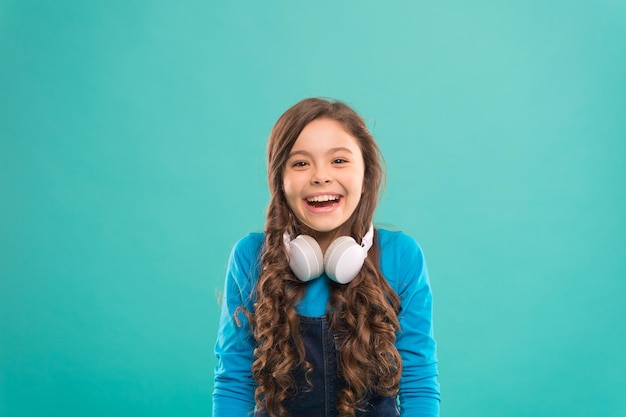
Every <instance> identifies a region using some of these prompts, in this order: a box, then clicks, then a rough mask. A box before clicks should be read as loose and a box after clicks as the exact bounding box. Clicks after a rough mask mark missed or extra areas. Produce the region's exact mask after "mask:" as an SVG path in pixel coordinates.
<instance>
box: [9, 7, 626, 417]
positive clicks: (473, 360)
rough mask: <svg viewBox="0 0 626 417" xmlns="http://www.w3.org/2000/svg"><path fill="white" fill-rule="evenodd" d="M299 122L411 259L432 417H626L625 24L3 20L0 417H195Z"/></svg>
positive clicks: (362, 17) (351, 17) (465, 14)
mask: <svg viewBox="0 0 626 417" xmlns="http://www.w3.org/2000/svg"><path fill="white" fill-rule="evenodd" d="M308 96H326V97H335V98H338V99H341V100H344V101H346V102H348V103H349V104H351V105H353V106H354V107H355V108H356V109H357V110H358V111H359V112H360V113H361V114H362V115H363V116H364V117H365V118H366V119H367V121H368V124H369V126H370V128H371V130H372V132H373V133H374V135H375V137H376V138H377V140H378V142H379V144H380V147H381V148H382V150H383V153H384V155H385V158H386V162H387V168H388V182H387V188H386V192H385V194H384V198H383V200H382V201H381V204H380V207H379V210H378V212H377V217H376V219H377V221H378V222H379V224H383V225H391V226H392V227H394V228H398V229H402V230H404V231H406V232H407V233H409V234H411V235H412V236H414V237H415V238H416V239H417V240H418V241H419V242H420V243H421V245H422V246H423V248H424V251H425V253H426V257H427V261H428V263H429V269H430V274H431V280H432V286H433V291H434V294H435V326H436V327H435V331H436V336H437V340H438V343H439V359H440V382H441V387H442V416H445V417H485V416H498V417H500V416H507V417H560V416H567V417H589V416H593V417H596V416H608V417H623V416H626V395H625V393H626V354H625V353H624V352H625V350H626V331H625V319H626V302H624V297H625V296H626V283H625V278H626V238H625V234H626V215H625V213H626V192H625V189H626V185H625V181H626V168H625V157H626V2H624V1H621V0H596V1H585V0H580V1H571V0H569V1H565V0H563V1H560V0H542V1H538V0H536V1H535V0H530V1H490V0H478V1H461V0H457V1H451V0H445V1H440V2H426V1H403V2H400V1H389V2H382V1H381V2H378V1H318V2H298V1H281V2H276V1H246V2H242V1H199V0H198V1H156V0H155V1H139V0H135V1H132V0H131V1H78V0H76V1H71V0H61V1H28V0H26V1H24V0H19V1H18V0H2V1H0V214H1V216H0V415H1V416H3V417H22V416H40V415H51V416H63V417H69V416H92V417H96V416H111V415H117V416H206V415H210V409H211V391H212V383H213V382H212V379H213V367H214V365H215V359H214V357H213V344H214V341H215V337H216V327H217V322H218V312H219V306H218V301H217V297H218V294H219V293H220V291H221V288H222V285H223V277H224V273H225V267H226V262H227V258H228V255H229V252H230V249H231V247H232V245H233V243H234V242H235V241H236V240H237V239H238V238H240V237H241V236H243V235H244V234H245V233H247V232H249V231H260V230H262V228H263V222H264V210H265V206H266V203H267V198H268V191H267V186H266V182H265V156H264V150H265V141H266V139H267V135H268V133H269V131H270V129H271V127H272V125H273V123H274V122H275V120H276V119H277V118H278V116H279V115H280V114H281V113H282V112H283V111H284V110H285V109H286V108H287V107H289V106H290V105H292V104H294V103H295V102H296V101H298V100H300V99H302V98H304V97H308Z"/></svg>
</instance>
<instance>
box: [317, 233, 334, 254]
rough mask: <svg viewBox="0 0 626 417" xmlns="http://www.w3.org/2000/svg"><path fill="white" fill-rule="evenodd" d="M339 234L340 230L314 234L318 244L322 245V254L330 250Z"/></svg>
mask: <svg viewBox="0 0 626 417" xmlns="http://www.w3.org/2000/svg"><path fill="white" fill-rule="evenodd" d="M338 233H339V230H338V229H335V230H331V231H330V232H317V231H314V232H313V237H314V238H315V240H316V241H317V244H318V245H320V249H322V254H326V249H328V247H329V246H330V244H331V243H332V242H333V240H335V239H336V238H337V235H338Z"/></svg>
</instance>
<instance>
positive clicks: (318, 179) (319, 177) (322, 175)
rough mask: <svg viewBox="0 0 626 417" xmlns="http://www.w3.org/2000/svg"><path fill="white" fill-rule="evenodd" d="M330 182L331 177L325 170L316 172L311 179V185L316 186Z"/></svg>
mask: <svg viewBox="0 0 626 417" xmlns="http://www.w3.org/2000/svg"><path fill="white" fill-rule="evenodd" d="M330 182H331V179H330V175H328V174H327V173H326V172H325V171H323V170H319V169H318V170H316V171H315V172H314V173H313V176H312V177H311V183H312V184H314V185H320V184H328V183H330Z"/></svg>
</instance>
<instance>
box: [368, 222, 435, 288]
mask: <svg viewBox="0 0 626 417" xmlns="http://www.w3.org/2000/svg"><path fill="white" fill-rule="evenodd" d="M377 230H378V247H379V251H380V269H381V272H382V273H383V276H384V277H385V278H386V279H387V281H388V282H389V285H391V287H392V288H393V289H394V290H395V291H396V292H397V293H398V294H399V295H402V294H403V293H405V291H407V290H408V291H411V289H412V288H415V287H416V286H419V285H421V284H423V283H424V282H427V280H428V271H427V268H426V261H425V259H424V253H423V251H422V248H421V246H420V245H419V243H417V241H416V240H415V239H414V238H413V237H411V236H410V235H408V234H406V233H404V232H401V231H391V230H386V229H377Z"/></svg>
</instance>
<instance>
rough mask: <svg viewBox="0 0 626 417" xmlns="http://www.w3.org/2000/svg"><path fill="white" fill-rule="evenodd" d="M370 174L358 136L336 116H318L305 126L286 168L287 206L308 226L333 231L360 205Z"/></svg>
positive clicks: (284, 181) (284, 187)
mask: <svg viewBox="0 0 626 417" xmlns="http://www.w3.org/2000/svg"><path fill="white" fill-rule="evenodd" d="M364 174H365V163H364V162H363V155H362V153H361V147H360V146H359V143H358V141H357V139H356V138H355V137H354V136H352V135H351V134H349V133H348V132H347V131H346V130H345V129H344V127H343V125H342V124H341V123H339V122H337V121H336V120H332V119H316V120H313V121H312V122H311V123H309V124H308V125H306V126H305V127H304V129H302V132H301V133H300V135H299V136H298V138H297V140H296V142H295V143H294V145H293V148H292V149H291V152H290V154H289V158H288V159H287V163H286V166H285V169H284V171H283V189H284V192H285V197H286V199H287V204H288V205H289V207H290V208H291V210H292V211H293V213H294V214H295V215H296V217H297V218H298V219H299V220H300V221H301V222H302V223H304V224H305V225H306V226H308V227H310V228H311V229H313V230H315V231H317V232H321V233H322V234H325V233H328V232H332V231H334V230H335V229H337V228H338V227H339V226H341V225H342V224H344V223H345V222H346V221H347V220H348V219H349V218H350V216H351V215H352V213H353V212H354V210H355V209H356V207H357V205H358V204H359V201H360V199H361V194H362V191H363V177H364Z"/></svg>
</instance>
